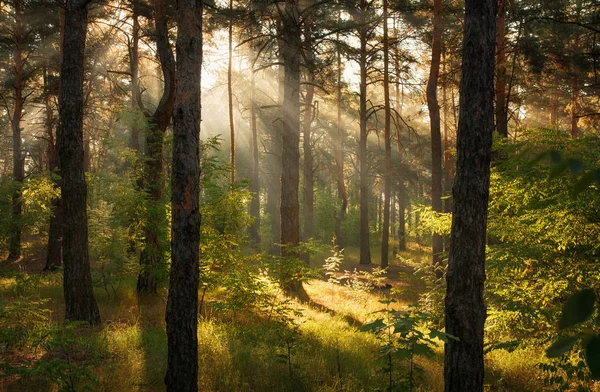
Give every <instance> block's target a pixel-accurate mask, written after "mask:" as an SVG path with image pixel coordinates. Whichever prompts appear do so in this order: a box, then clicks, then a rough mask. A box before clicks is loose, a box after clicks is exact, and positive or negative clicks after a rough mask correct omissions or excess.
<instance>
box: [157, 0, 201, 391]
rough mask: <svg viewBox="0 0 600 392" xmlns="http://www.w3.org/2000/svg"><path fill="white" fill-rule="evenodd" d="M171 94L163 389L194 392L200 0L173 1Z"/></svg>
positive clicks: (198, 239)
mask: <svg viewBox="0 0 600 392" xmlns="http://www.w3.org/2000/svg"><path fill="white" fill-rule="evenodd" d="M176 48H177V49H176V50H177V65H176V75H177V78H176V94H175V107H174V110H173V167H172V181H171V194H172V196H171V210H172V216H173V217H172V224H171V273H170V279H169V297H168V299H167V312H166V316H165V319H166V323H167V347H168V354H167V374H166V376H165V384H166V390H167V391H168V392H196V391H198V281H199V274H198V269H199V248H200V206H199V200H198V197H199V193H200V163H199V162H200V69H201V65H202V0H177V43H176Z"/></svg>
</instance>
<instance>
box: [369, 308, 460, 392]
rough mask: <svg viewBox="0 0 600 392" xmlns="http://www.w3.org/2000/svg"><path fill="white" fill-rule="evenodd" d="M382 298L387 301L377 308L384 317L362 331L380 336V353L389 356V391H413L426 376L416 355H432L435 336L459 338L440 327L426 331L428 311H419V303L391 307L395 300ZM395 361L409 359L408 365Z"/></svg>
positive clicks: (442, 339) (387, 372) (442, 338)
mask: <svg viewBox="0 0 600 392" xmlns="http://www.w3.org/2000/svg"><path fill="white" fill-rule="evenodd" d="M380 302H381V303H382V304H384V305H386V308H385V309H382V310H380V311H379V312H377V313H379V314H381V315H382V317H380V318H377V319H376V320H374V321H372V322H370V323H368V324H365V325H364V326H362V327H361V328H360V331H361V332H369V333H372V334H374V335H376V336H377V337H378V339H379V340H380V355H381V357H382V358H383V359H384V360H385V365H384V366H383V368H382V371H383V373H385V374H387V375H388V385H387V387H386V389H385V391H389V392H391V391H407V390H408V391H412V390H413V388H414V387H415V386H416V383H417V380H418V379H420V378H422V376H423V369H422V368H421V367H420V366H419V365H418V364H417V363H415V361H414V359H415V357H418V356H423V357H431V356H432V355H433V354H434V351H433V348H434V347H435V346H436V343H435V341H434V339H439V340H441V341H443V342H446V341H447V340H448V339H456V338H454V337H452V336H451V335H448V334H446V333H443V332H440V331H436V330H430V331H429V332H428V333H427V332H424V329H423V323H424V321H425V320H426V319H427V318H428V315H426V314H424V313H422V312H419V311H417V310H416V307H415V306H413V307H411V308H409V309H408V310H395V309H393V308H392V307H391V305H392V304H394V303H395V302H396V301H395V300H385V301H380ZM395 361H400V362H406V365H407V367H406V368H402V369H400V370H398V369H396V365H395Z"/></svg>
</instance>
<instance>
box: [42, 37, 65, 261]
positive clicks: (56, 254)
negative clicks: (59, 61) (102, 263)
mask: <svg viewBox="0 0 600 392" xmlns="http://www.w3.org/2000/svg"><path fill="white" fill-rule="evenodd" d="M61 30H62V26H61ZM61 37H62V34H61ZM61 41H62V38H61ZM61 53H62V51H61ZM43 79H44V104H45V111H46V133H47V135H48V151H47V154H48V167H47V170H48V172H50V173H51V175H52V176H53V175H54V174H55V173H54V172H55V171H56V170H57V169H58V156H57V151H56V143H55V138H54V111H53V109H52V102H51V93H50V90H49V86H48V69H47V65H46V64H45V65H44V68H43ZM56 174H58V173H56ZM52 182H53V186H55V187H58V186H59V184H58V183H57V182H56V180H54V178H53V179H52ZM51 204H52V215H51V216H50V224H49V228H48V244H47V246H46V264H45V266H44V271H55V270H56V269H58V267H60V266H61V265H62V254H61V253H62V248H61V245H62V243H61V239H62V228H61V214H62V211H61V206H60V197H56V198H54V199H52V201H51Z"/></svg>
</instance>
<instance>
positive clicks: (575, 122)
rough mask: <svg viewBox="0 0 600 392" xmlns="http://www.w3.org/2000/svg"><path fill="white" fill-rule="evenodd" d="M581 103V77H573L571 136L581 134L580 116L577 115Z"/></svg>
mask: <svg viewBox="0 0 600 392" xmlns="http://www.w3.org/2000/svg"><path fill="white" fill-rule="evenodd" d="M578 104H579V77H578V76H573V77H572V78H571V136H572V137H577V136H579V118H578V117H577V106H578Z"/></svg>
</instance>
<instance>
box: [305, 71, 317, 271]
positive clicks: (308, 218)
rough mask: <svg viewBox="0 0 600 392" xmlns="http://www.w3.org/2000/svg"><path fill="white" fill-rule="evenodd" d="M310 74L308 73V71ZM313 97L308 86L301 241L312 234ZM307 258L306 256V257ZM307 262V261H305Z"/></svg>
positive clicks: (311, 86)
mask: <svg viewBox="0 0 600 392" xmlns="http://www.w3.org/2000/svg"><path fill="white" fill-rule="evenodd" d="M309 72H310V71H309ZM309 82H310V83H314V76H313V75H312V72H311V74H310V75H309ZM314 96H315V86H314V85H313V84H309V85H307V87H306V97H305V99H304V105H305V108H304V123H303V124H302V127H303V132H302V133H303V152H304V173H303V174H304V184H303V185H304V192H303V197H304V203H303V206H302V207H303V209H304V214H303V215H304V228H303V233H302V234H303V235H302V237H303V239H304V241H308V240H310V238H311V237H312V233H313V210H314V202H315V191H314V188H313V186H314V168H313V153H312V146H311V131H312V121H313V116H314V115H313V98H314ZM307 257H308V255H307ZM307 261H308V259H307Z"/></svg>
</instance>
